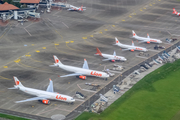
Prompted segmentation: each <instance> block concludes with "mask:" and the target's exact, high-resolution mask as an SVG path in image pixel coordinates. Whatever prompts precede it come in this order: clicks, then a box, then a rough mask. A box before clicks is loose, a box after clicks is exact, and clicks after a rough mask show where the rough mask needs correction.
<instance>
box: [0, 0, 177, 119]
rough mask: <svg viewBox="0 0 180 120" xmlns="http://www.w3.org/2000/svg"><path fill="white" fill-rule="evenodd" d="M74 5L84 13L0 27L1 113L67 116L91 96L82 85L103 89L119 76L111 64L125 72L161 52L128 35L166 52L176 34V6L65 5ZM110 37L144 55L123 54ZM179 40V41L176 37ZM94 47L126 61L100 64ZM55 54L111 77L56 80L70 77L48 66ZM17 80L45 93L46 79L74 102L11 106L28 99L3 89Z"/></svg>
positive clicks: (142, 2) (161, 1)
mask: <svg viewBox="0 0 180 120" xmlns="http://www.w3.org/2000/svg"><path fill="white" fill-rule="evenodd" d="M68 2H69V3H70V4H74V5H75V6H80V5H83V6H85V7H86V9H87V10H86V11H84V12H82V13H81V12H70V11H67V10H62V9H59V10H58V9H55V10H52V11H51V13H43V14H42V15H41V20H40V21H37V22H35V21H33V20H32V21H29V22H25V23H24V25H21V24H19V23H17V22H16V21H11V22H9V24H8V25H7V26H6V27H0V45H1V47H0V66H1V70H0V82H1V84H0V108H2V109H7V110H12V111H18V112H23V113H28V114H33V115H38V116H44V117H48V118H50V117H51V116H52V115H55V114H63V115H65V116H66V115H68V114H69V113H70V112H72V111H73V110H74V109H75V108H76V107H77V106H79V105H81V104H82V103H83V102H84V101H86V100H87V99H88V98H89V97H90V96H91V95H92V94H93V93H95V92H96V91H98V89H96V90H94V89H93V86H89V85H86V84H85V83H94V84H99V85H100V87H101V88H102V87H103V86H105V85H106V84H107V83H108V82H109V81H110V80H112V79H113V78H115V77H116V76H117V75H119V74H121V73H122V72H123V71H115V70H112V68H113V65H114V64H118V65H121V66H123V67H125V70H127V69H129V68H131V67H133V66H135V65H136V64H138V63H140V62H142V61H144V60H145V59H147V58H148V57H150V56H152V55H154V54H157V53H158V52H160V51H162V50H163V49H158V50H154V46H155V44H147V43H140V42H138V41H137V40H134V39H132V38H131V37H132V33H131V32H132V30H134V31H135V32H136V34H137V35H139V36H143V37H146V36H147V33H148V34H149V35H150V37H152V38H157V39H160V40H162V41H163V43H162V46H164V47H169V46H171V45H172V44H173V43H167V42H166V41H165V39H166V38H170V37H171V34H177V35H178V33H179V26H178V23H179V17H178V16H175V15H172V14H171V13H172V8H176V9H177V11H180V9H179V10H178V4H177V2H175V0H174V1H168V0H151V1H148V0H134V1H132V0H119V1H116V0H111V1H109V0H98V1H97V0H91V1H87V0H86V1H85V0H76V1H68ZM115 37H117V38H118V39H119V41H120V42H121V43H123V44H128V45H131V44H132V40H133V41H134V44H135V45H137V46H141V47H146V48H147V49H148V50H149V51H148V52H146V53H145V54H146V56H139V55H138V54H139V52H138V51H134V52H130V51H122V50H121V49H120V48H119V47H118V46H114V45H113V44H114V43H115V39H114V38H115ZM177 38H178V37H177ZM96 47H98V48H99V49H100V50H101V52H102V53H107V54H113V51H114V50H115V51H116V54H117V55H119V56H124V57H126V58H127V61H126V62H116V63H112V62H109V61H106V62H105V61H102V58H101V57H100V56H94V54H95V53H96ZM53 55H56V56H57V57H58V58H59V59H60V60H61V62H62V63H63V64H66V65H72V66H77V67H82V66H83V62H84V58H85V59H86V60H87V62H88V64H89V68H90V69H94V70H99V71H102V70H104V69H110V71H111V72H112V73H114V74H115V76H114V77H110V78H108V80H107V81H106V80H104V79H101V78H95V77H89V76H88V77H87V79H86V80H81V79H79V78H76V77H66V78H60V77H59V76H61V75H66V74H70V73H69V72H67V71H64V70H62V69H60V68H55V67H49V65H52V64H53V63H54V59H53ZM13 76H17V77H18V78H19V80H20V81H21V82H22V84H23V85H24V86H26V87H30V88H36V89H41V90H46V88H47V86H48V84H49V80H48V79H49V78H51V79H52V80H53V83H54V91H55V92H58V93H61V94H66V95H69V96H73V97H74V98H75V99H76V102H75V103H74V104H73V105H71V104H67V103H64V102H60V101H52V100H51V104H50V105H44V104H42V103H40V102H39V101H33V102H26V103H19V104H15V103H14V102H15V101H19V100H24V99H28V98H31V97H32V96H30V95H28V94H25V93H22V92H21V91H18V90H8V88H10V87H13V85H14V84H15V83H14V81H13V78H12V77H13ZM76 91H79V92H81V93H83V94H84V95H85V96H87V97H86V98H85V99H84V100H82V99H78V98H76V97H75V92H76Z"/></svg>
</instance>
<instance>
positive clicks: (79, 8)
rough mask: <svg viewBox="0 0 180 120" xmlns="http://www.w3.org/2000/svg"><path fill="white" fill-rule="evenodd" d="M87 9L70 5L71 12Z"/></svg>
mask: <svg viewBox="0 0 180 120" xmlns="http://www.w3.org/2000/svg"><path fill="white" fill-rule="evenodd" d="M85 8H86V7H83V6H81V7H76V6H73V5H70V7H69V9H68V10H69V11H81V12H82V11H84V10H86V9H85Z"/></svg>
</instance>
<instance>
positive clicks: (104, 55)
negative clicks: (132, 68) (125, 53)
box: [102, 53, 127, 61]
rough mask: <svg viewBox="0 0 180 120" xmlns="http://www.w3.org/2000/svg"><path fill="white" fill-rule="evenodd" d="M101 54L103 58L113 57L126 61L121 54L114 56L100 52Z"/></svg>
mask: <svg viewBox="0 0 180 120" xmlns="http://www.w3.org/2000/svg"><path fill="white" fill-rule="evenodd" d="M102 56H103V57H104V58H108V59H113V60H121V61H126V60H127V59H126V58H125V57H122V56H114V55H109V54H103V53H102Z"/></svg>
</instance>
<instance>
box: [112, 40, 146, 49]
mask: <svg viewBox="0 0 180 120" xmlns="http://www.w3.org/2000/svg"><path fill="white" fill-rule="evenodd" d="M115 41H116V44H114V45H117V46H119V47H121V48H126V49H122V51H125V50H130V51H132V52H133V51H134V50H138V51H144V52H146V51H148V50H147V49H146V48H143V47H138V46H134V43H133V41H132V45H125V44H121V43H120V42H119V41H118V39H117V38H116V37H115Z"/></svg>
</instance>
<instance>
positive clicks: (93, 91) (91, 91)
mask: <svg viewBox="0 0 180 120" xmlns="http://www.w3.org/2000/svg"><path fill="white" fill-rule="evenodd" d="M81 90H84V91H88V92H93V93H95V92H96V91H92V90H87V89H81Z"/></svg>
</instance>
